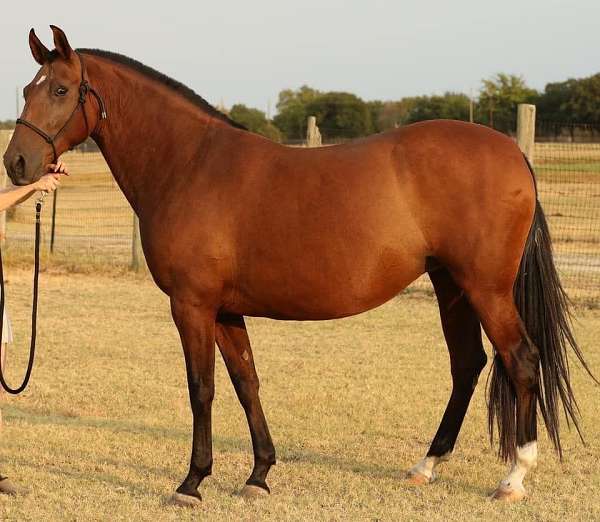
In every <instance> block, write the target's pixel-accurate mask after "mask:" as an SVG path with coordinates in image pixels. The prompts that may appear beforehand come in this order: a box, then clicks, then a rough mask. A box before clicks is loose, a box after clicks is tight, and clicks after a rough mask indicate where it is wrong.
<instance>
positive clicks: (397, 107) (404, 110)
mask: <svg viewBox="0 0 600 522" xmlns="http://www.w3.org/2000/svg"><path fill="white" fill-rule="evenodd" d="M416 100H417V98H414V97H413V98H402V99H401V100H398V101H386V102H383V104H382V105H381V109H380V111H379V113H378V114H377V116H376V118H375V119H374V120H373V126H374V127H375V128H376V129H377V130H378V131H379V132H381V131H385V130H389V129H393V128H395V127H400V126H401V125H405V124H406V123H408V121H409V116H410V113H411V111H412V109H413V107H414V106H415V103H416Z"/></svg>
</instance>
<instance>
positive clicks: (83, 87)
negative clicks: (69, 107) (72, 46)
mask: <svg viewBox="0 0 600 522" xmlns="http://www.w3.org/2000/svg"><path fill="white" fill-rule="evenodd" d="M75 53H76V54H77V56H78V57H79V63H80V64H81V83H80V84H79V100H78V102H77V105H76V106H75V108H74V109H73V112H71V115H70V116H69V117H68V119H67V121H66V122H65V124H64V125H63V126H62V127H61V128H60V129H59V130H58V132H57V133H56V134H55V135H54V136H50V135H49V134H47V133H46V132H44V131H43V130H42V129H40V128H39V127H37V126H36V125H34V124H33V123H31V122H29V121H27V120H24V119H22V118H18V119H17V121H16V124H17V125H25V127H29V128H30V129H31V130H32V131H33V132H35V133H36V134H37V135H39V136H40V137H41V138H42V139H43V140H44V141H45V142H46V143H48V144H49V145H50V146H51V147H52V153H53V154H54V161H53V163H56V160H57V159H58V154H56V145H55V144H54V142H55V141H56V138H57V137H58V135H59V134H60V133H61V132H62V131H64V130H65V129H66V128H67V125H68V124H69V123H70V122H71V120H72V119H73V116H75V113H76V112H77V110H78V109H79V108H80V107H81V109H82V110H83V108H84V105H85V102H86V100H87V96H88V94H89V93H92V94H93V95H94V97H95V98H96V100H97V101H98V105H99V107H100V119H101V120H105V119H106V107H105V105H104V100H103V99H102V97H101V96H100V95H99V94H98V93H97V92H96V91H95V89H94V88H93V87H92V86H91V85H90V84H89V82H88V81H87V79H86V77H85V64H84V62H83V58H82V57H81V54H79V53H78V52H77V51H75ZM83 117H84V119H85V125H86V127H87V128H88V131H89V127H88V121H87V116H86V114H85V110H83Z"/></svg>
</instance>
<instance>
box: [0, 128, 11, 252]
mask: <svg viewBox="0 0 600 522" xmlns="http://www.w3.org/2000/svg"><path fill="white" fill-rule="evenodd" d="M12 133H13V131H11V130H2V131H0V189H3V188H5V187H6V182H7V180H8V176H7V175H6V169H5V168H4V162H3V161H2V156H4V151H5V150H6V149H7V147H8V143H9V142H10V138H11V137H12ZM5 241H6V212H0V246H4V242H5Z"/></svg>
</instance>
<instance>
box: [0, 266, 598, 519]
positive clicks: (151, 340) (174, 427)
mask: <svg viewBox="0 0 600 522" xmlns="http://www.w3.org/2000/svg"><path fill="white" fill-rule="evenodd" d="M7 272H8V274H7V278H8V284H7V295H8V304H9V308H10V311H11V313H12V315H13V319H14V323H15V328H16V331H17V338H18V342H17V344H16V345H15V346H13V347H11V348H10V351H9V354H8V357H9V377H10V378H11V382H16V380H17V378H19V377H20V375H21V371H22V369H23V367H24V365H25V360H26V355H27V350H26V347H25V344H26V339H25V337H26V335H25V332H26V330H27V314H28V307H29V302H30V295H29V285H30V283H29V281H30V273H29V272H28V271H22V270H19V269H15V268H10V269H9V270H8V271H7ZM168 308H169V307H168V302H167V298H166V297H165V296H164V295H162V294H161V293H160V292H159V291H158V290H157V289H156V288H155V287H154V285H153V284H152V283H151V282H150V281H149V280H148V279H147V278H144V277H133V276H129V275H120V276H118V277H117V276H108V275H101V274H99V275H94V276H91V275H80V274H61V273H53V272H52V273H48V272H46V273H44V274H42V292H41V303H40V329H39V352H38V353H39V355H38V360H37V362H36V366H35V369H34V372H33V377H32V383H31V386H30V388H29V389H28V390H27V391H26V392H25V393H24V394H23V395H22V396H19V397H17V398H12V397H10V398H4V399H3V404H2V412H3V415H4V422H5V425H4V428H3V430H2V445H1V446H0V471H2V473H5V474H7V475H10V476H11V477H12V478H13V479H14V480H15V481H16V482H18V483H19V484H20V485H22V486H24V487H26V488H28V489H29V494H28V495H26V496H23V497H18V498H0V512H1V515H0V516H1V518H2V520H18V521H21V520H36V521H38V520H44V521H45V520H111V521H112V520H136V521H137V520H149V521H150V520H152V521H156V520H160V521H162V520H197V519H207V520H228V521H229V520H274V521H275V520H277V521H279V520H353V521H354V520H424V521H428V522H433V521H447V520H490V521H493V520H498V521H502V522H507V521H513V520H514V521H516V520H519V521H520V520H562V521H566V520H598V519H599V518H600V503H599V502H598V491H600V424H599V423H598V419H599V418H600V416H599V413H600V411H599V408H600V407H599V404H600V401H599V398H600V391H599V389H598V387H596V386H594V385H593V384H592V383H591V381H590V379H589V378H587V377H586V376H585V375H583V374H582V372H581V371H580V369H579V368H578V366H577V365H575V364H574V366H573V381H574V386H575V390H576V392H577V395H578V397H579V399H580V406H581V410H582V417H583V427H584V432H585V435H586V438H587V441H588V446H583V445H582V444H581V443H580V442H579V440H578V439H577V436H576V435H575V434H574V433H570V432H569V431H568V430H566V429H565V431H564V447H565V459H564V461H563V462H562V463H560V462H559V461H558V459H557V458H556V457H555V456H554V455H553V453H552V449H551V447H550V444H549V443H548V441H547V439H546V437H545V436H542V437H541V440H540V452H541V454H540V462H539V466H538V468H537V469H536V470H535V471H534V472H532V473H531V474H530V476H529V477H528V479H527V480H526V487H527V488H528V490H529V493H530V497H529V499H528V500H526V501H524V502H523V503H521V504H518V505H503V504H498V503H493V502H491V501H489V500H488V499H487V495H488V493H490V492H491V490H492V489H493V488H494V486H495V485H496V483H497V482H498V480H500V479H501V478H502V476H503V474H504V471H505V466H504V465H502V464H501V463H499V462H498V460H497V459H496V456H495V449H493V448H491V447H490V446H489V444H488V441H487V433H486V430H485V400H484V393H483V391H484V387H485V376H483V377H482V379H481V383H480V385H479V387H478V389H477V391H476V394H475V397H474V399H473V403H472V406H471V410H470V412H469V415H468V417H467V419H466V421H465V425H464V427H463V430H462V433H461V437H460V439H459V443H458V446H457V449H456V451H455V455H454V456H453V458H452V460H451V461H450V462H448V463H447V464H444V465H443V467H442V468H441V478H440V479H439V481H438V482H436V483H434V484H432V485H430V486H426V487H422V488H418V487H413V486H409V485H407V483H406V482H405V481H404V472H405V470H406V469H407V468H409V467H410V466H411V465H412V464H414V463H415V462H416V461H417V460H418V459H419V458H420V457H421V456H422V455H423V454H424V453H425V452H426V451H427V447H428V444H429V442H430V440H431V438H432V436H433V434H434V433H435V430H436V429H437V426H438V423H439V420H440V418H441V415H442V413H443V410H444V407H445V404H446V402H447V399H448V397H449V393H450V377H449V365H448V357H447V352H446V348H445V344H444V341H443V338H442V335H441V331H440V327H439V319H438V311H437V306H436V304H435V301H434V300H433V298H431V297H428V296H426V295H424V294H421V293H417V292H409V293H408V295H404V296H401V297H400V298H398V299H395V300H393V301H391V302H390V303H388V304H386V305H384V306H383V307H380V308H378V309H377V310H374V311H372V312H369V313H367V314H364V315H360V316H357V317H354V318H350V319H343V320H338V321H330V322H319V323H293V322H275V321H269V320H264V319H251V320H249V321H248V327H249V331H250V336H251V339H252V341H253V347H254V353H255V358H256V364H257V367H258V371H259V375H260V377H261V396H262V400H263V406H264V408H265V411H266V415H267V418H268V420H269V426H270V428H271V432H272V435H273V438H274V441H275V445H276V448H277V451H278V464H277V465H276V466H275V467H274V468H273V469H272V471H271V474H270V475H269V482H270V485H271V487H272V490H273V494H272V495H271V496H270V497H269V498H266V499H263V500H261V501H258V502H255V503H252V504H248V503H246V502H245V501H243V500H242V499H241V498H239V497H238V496H237V495H236V492H237V491H239V489H240V488H241V486H242V485H243V483H244V481H245V480H246V478H247V476H248V474H249V472H250V469H251V463H252V457H251V451H250V439H249V435H248V429H247V424H246V421H245V418H244V415H243V412H242V409H241V407H240V406H239V404H238V402H237V399H236V398H235V394H234V393H233V390H232V386H231V384H230V382H229V379H228V377H227V374H226V371H225V369H224V366H223V364H222V363H221V362H220V361H219V362H218V364H217V396H216V399H215V403H214V408H213V415H214V422H213V424H214V426H213V434H214V459H215V463H214V470H213V476H212V477H210V478H208V479H206V480H205V481H204V483H203V485H202V487H201V490H202V494H203V496H204V504H203V505H202V507H201V508H199V509H198V510H195V511H188V510H181V509H177V508H174V507H171V506H167V505H166V504H165V499H166V498H167V497H168V496H169V495H170V494H171V493H172V491H173V489H174V488H175V487H176V486H177V485H178V484H179V482H180V481H181V480H182V478H183V477H184V476H185V473H186V471H187V464H188V458H189V451H190V442H191V433H190V432H191V414H190V410H189V406H188V398H187V388H186V382H185V369H184V362H183V356H182V353H181V347H180V344H179V341H178V335H177V332H176V330H175V328H174V326H173V324H172V322H171V319H170V317H169V312H168ZM576 319H577V323H576V331H577V335H578V338H579V340H580V343H581V345H582V349H583V351H584V353H586V354H587V356H588V359H589V362H590V364H591V366H592V368H594V369H595V370H596V373H600V350H598V345H597V340H598V338H599V337H600V311H598V310H584V309H577V310H576ZM488 353H489V352H488ZM486 371H487V370H486Z"/></svg>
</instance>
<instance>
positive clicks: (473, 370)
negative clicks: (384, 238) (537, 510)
mask: <svg viewBox="0 0 600 522" xmlns="http://www.w3.org/2000/svg"><path fill="white" fill-rule="evenodd" d="M429 277H430V279H431V281H432V283H433V287H434V289H435V293H436V296H437V299H438V304H439V309H440V318H441V321H442V329H443V332H444V337H445V338H446V343H447V345H448V350H449V354H450V368H451V373H452V394H451V395H450V400H449V401H448V405H447V407H446V411H445V412H444V416H443V417H442V421H441V423H440V426H439V428H438V430H437V433H436V434H435V437H434V438H433V441H432V443H431V447H430V448H429V451H428V452H427V455H426V456H425V457H424V458H423V459H422V460H421V461H419V462H418V463H417V464H416V465H415V466H414V467H413V468H411V469H410V471H409V472H408V480H409V481H410V482H411V483H413V484H427V483H429V482H432V481H433V480H434V479H435V476H436V473H435V468H436V466H437V465H438V464H440V463H441V462H443V461H445V460H447V459H448V458H449V456H450V454H451V453H452V451H453V449H454V444H455V443H456V439H457V437H458V434H459V431H460V428H461V426H462V423H463V420H464V417H465V415H466V412H467V408H468V406H469V402H470V401H471V397H472V395H473V391H474V390H475V386H476V385H477V380H478V378H479V374H480V372H481V370H482V369H483V367H484V366H485V364H486V361H487V357H486V355H485V351H484V349H483V344H482V342H481V326H480V323H479V318H478V317H477V314H476V313H475V311H474V310H473V308H472V306H471V304H470V303H469V301H468V300H467V298H466V296H465V294H464V292H463V290H462V289H461V288H460V287H459V286H458V285H457V284H456V283H455V282H454V280H453V279H452V276H451V275H450V273H449V272H448V270H446V269H445V268H438V269H436V270H434V271H432V272H430V273H429Z"/></svg>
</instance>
